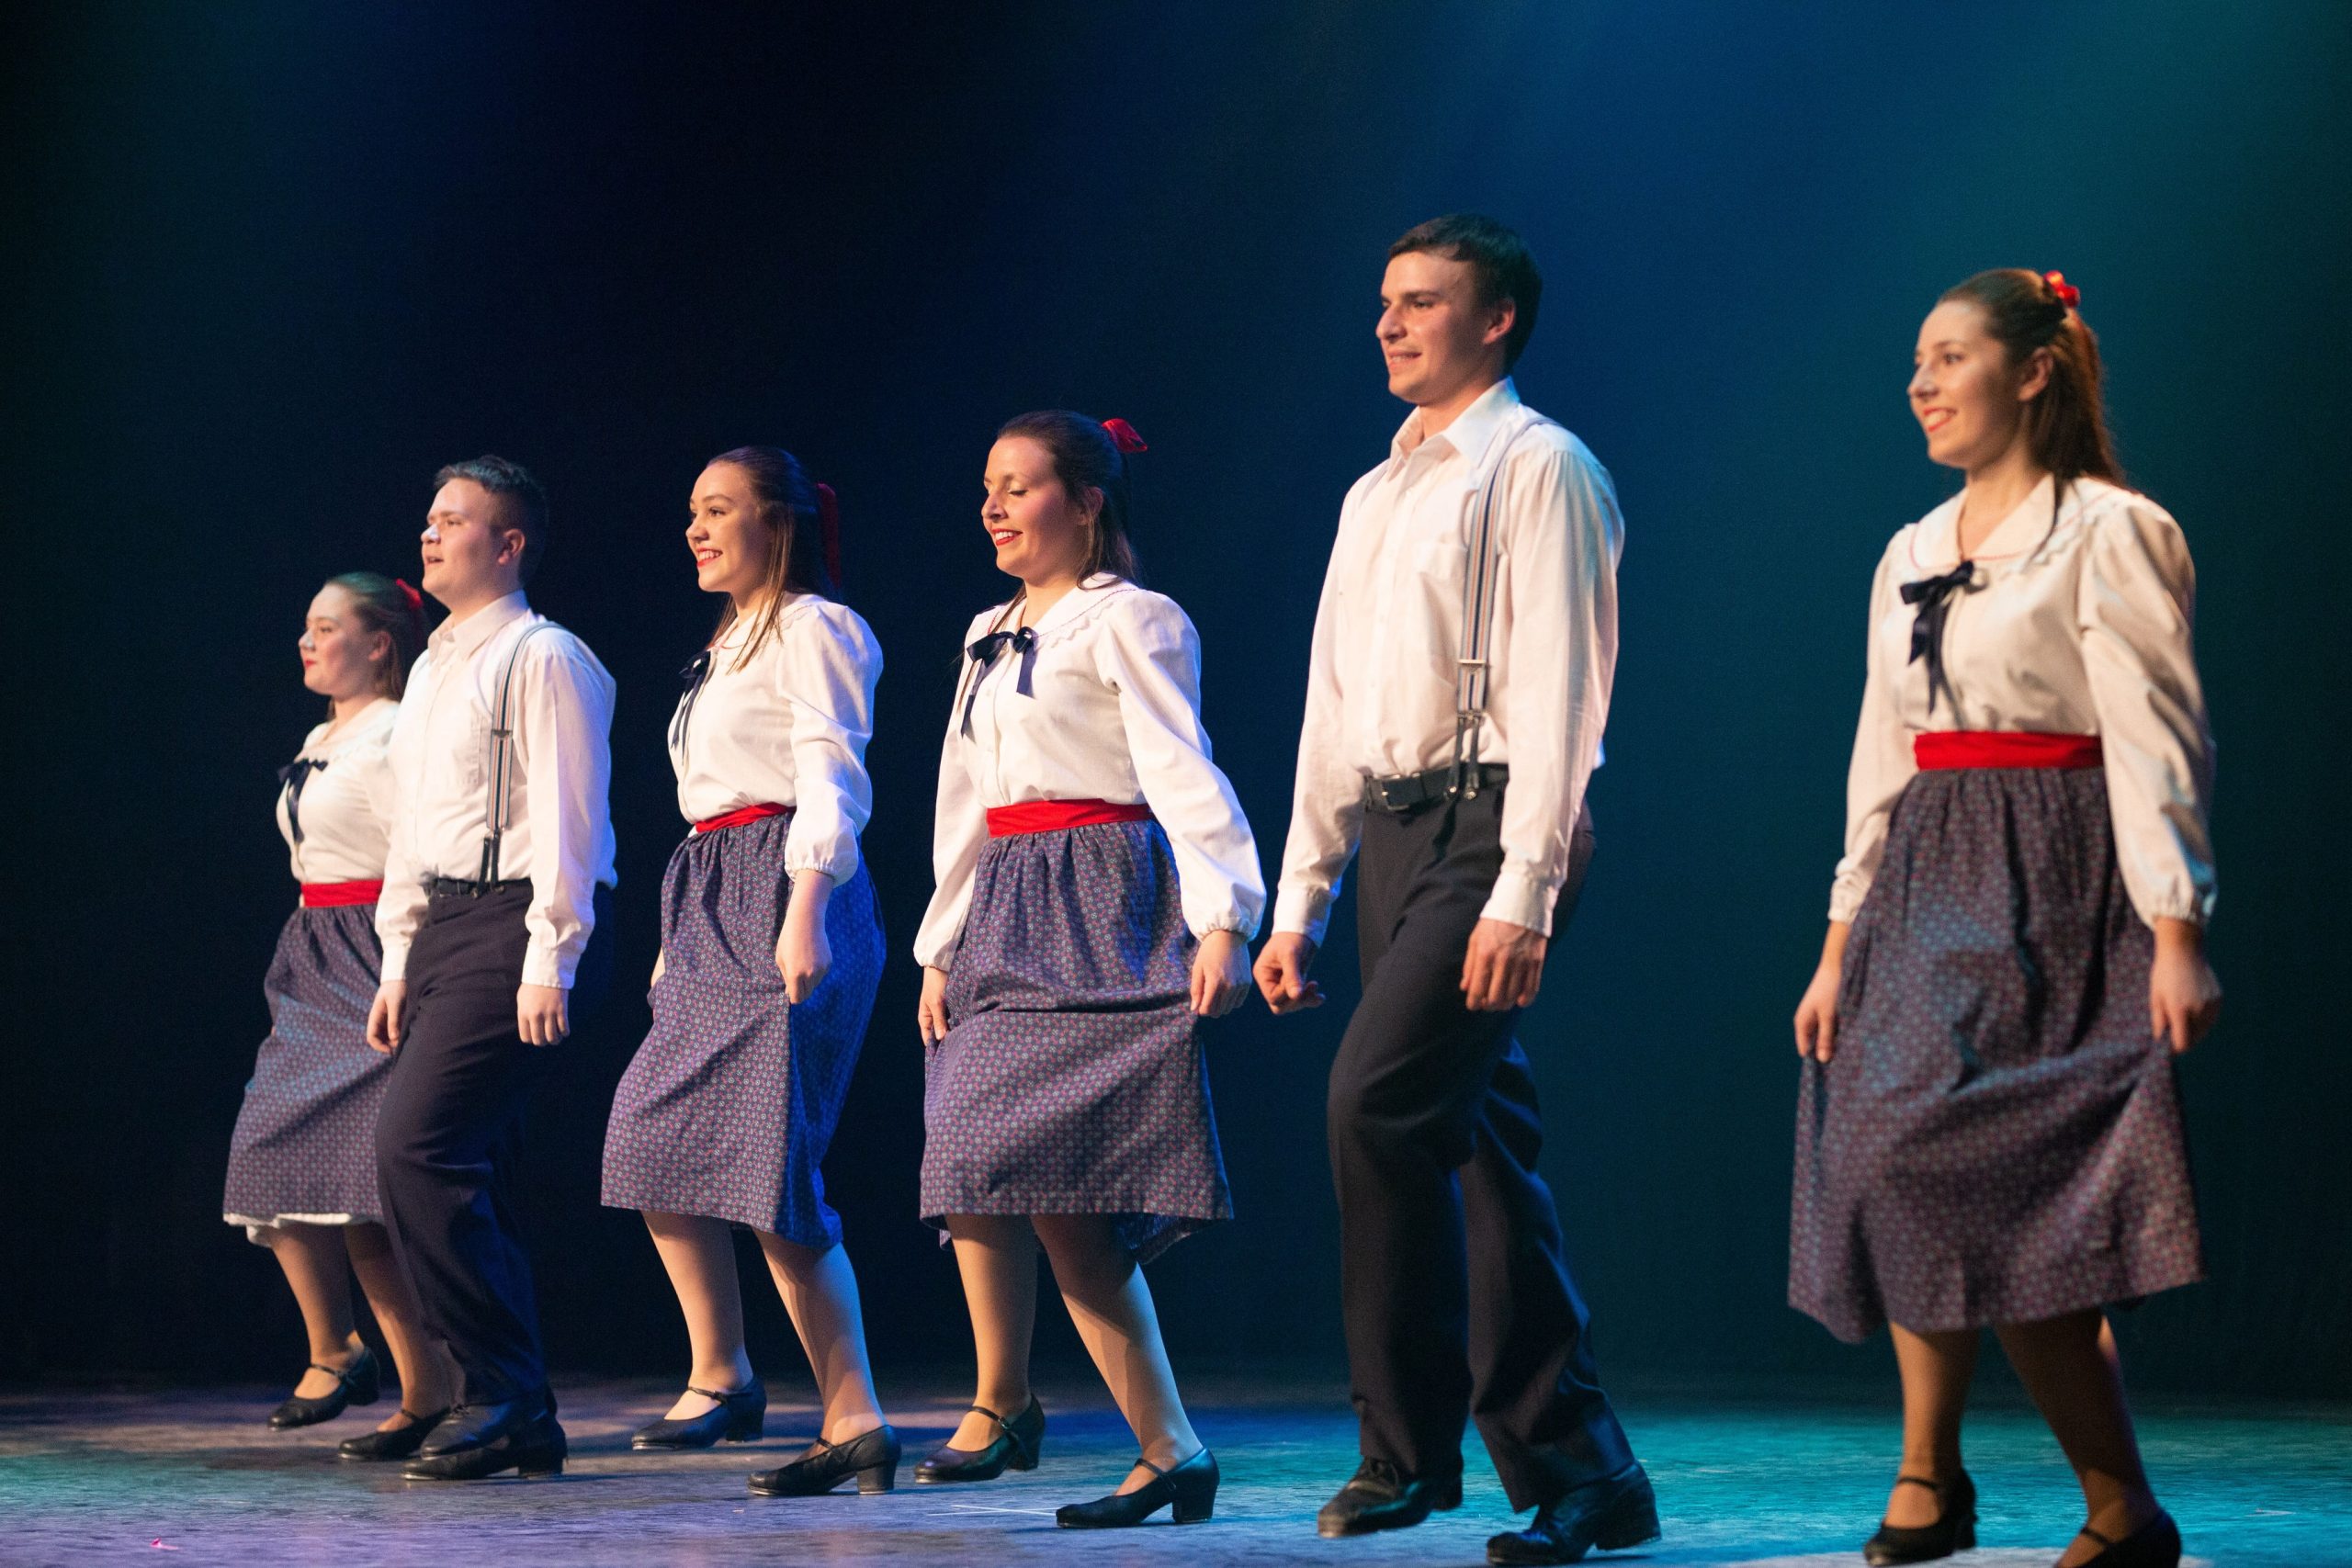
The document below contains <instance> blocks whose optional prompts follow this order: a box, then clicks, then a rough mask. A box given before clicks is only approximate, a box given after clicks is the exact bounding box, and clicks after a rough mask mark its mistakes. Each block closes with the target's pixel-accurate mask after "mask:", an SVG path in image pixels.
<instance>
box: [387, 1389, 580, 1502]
mask: <svg viewBox="0 0 2352 1568" xmlns="http://www.w3.org/2000/svg"><path fill="white" fill-rule="evenodd" d="M570 1451H571V1445H570V1444H568V1443H567V1442H566V1441H565V1440H564V1436H563V1428H562V1427H560V1425H558V1424H557V1422H556V1418H555V1395H554V1394H552V1393H548V1391H547V1390H545V1389H542V1390H540V1391H539V1392H538V1393H535V1394H525V1395H522V1396H520V1397H517V1398H515V1399H509V1400H504V1401H502V1402H501V1403H499V1404H460V1405H458V1406H457V1407H456V1408H455V1409H453V1410H451V1411H450V1412H449V1414H448V1416H447V1417H446V1418H444V1419H443V1421H442V1423H441V1425H440V1426H438V1427H435V1428H434V1431H433V1435H432V1436H431V1437H430V1438H426V1439H425V1440H424V1446H423V1447H422V1448H420V1449H418V1450H417V1452H416V1457H415V1458H414V1459H413V1460H410V1461H408V1463H406V1464H405V1465H403V1466H401V1478H402V1479H403V1480H408V1481H480V1480H482V1479H483V1478H484V1477H486V1476H492V1475H496V1474H498V1473H499V1472H502V1471H508V1470H511V1471H513V1472H515V1474H517V1475H521V1476H536V1475H561V1474H562V1473H563V1461H564V1459H565V1457H566V1455H567V1454H569V1453H570Z"/></svg>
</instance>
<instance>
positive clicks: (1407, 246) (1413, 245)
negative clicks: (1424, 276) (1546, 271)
mask: <svg viewBox="0 0 2352 1568" xmlns="http://www.w3.org/2000/svg"><path fill="white" fill-rule="evenodd" d="M1411 251H1427V252H1428V253H1429V254H1431V255H1433V256H1443V257H1444V258H1445V259H1446V260H1447V261H1458V262H1467V263H1468V264H1469V265H1470V276H1471V277H1472V278H1473V279H1474V280H1475V281H1476V283H1477V286H1478V303H1479V304H1481V305H1484V306H1487V307H1488V308H1489V309H1491V308H1493V307H1494V306H1497V305H1499V304H1501V303H1502V302H1503V301H1504V300H1506V299H1508V300H1510V302H1511V304H1512V306H1513V307H1514V310H1513V314H1512V317H1511V323H1510V332H1508V333H1504V334H1503V369H1504V370H1505V371H1506V372H1508V371H1509V370H1510V367H1512V366H1514V365H1517V364H1518V363H1519V356H1520V355H1521V353H1523V352H1524V351H1525V350H1526V348H1527V340H1528V339H1529V338H1532V337H1533V336H1534V335H1535V312H1536V310H1538V309H1539V308H1540V307H1541V306H1542V305H1543V303H1544V275H1543V274H1542V273H1540V272H1538V271H1536V270H1535V255H1534V253H1533V252H1532V251H1530V250H1529V249H1528V248H1527V242H1526V241H1524V240H1522V239H1521V238H1520V237H1519V235H1518V234H1517V233H1516V232H1514V231H1511V230H1510V229H1509V228H1506V227H1505V226H1504V225H1502V224H1500V223H1498V222H1496V221H1495V220H1493V219H1491V218H1485V217H1481V216H1480V215H1479V214H1477V213H1476V212H1454V213H1449V214H1447V215H1446V216H1445V217H1443V218H1432V219H1430V220H1429V221H1428V222H1426V223H1417V224H1415V225H1414V226H1413V227H1411V228H1410V229H1408V230H1406V231H1404V233H1402V234H1400V235H1398V236H1397V243H1395V244H1393V245H1391V246H1389V247H1388V257H1389V259H1390V260H1391V261H1394V260H1396V259H1397V257H1398V256H1401V255H1404V254H1407V253H1408V252H1411Z"/></svg>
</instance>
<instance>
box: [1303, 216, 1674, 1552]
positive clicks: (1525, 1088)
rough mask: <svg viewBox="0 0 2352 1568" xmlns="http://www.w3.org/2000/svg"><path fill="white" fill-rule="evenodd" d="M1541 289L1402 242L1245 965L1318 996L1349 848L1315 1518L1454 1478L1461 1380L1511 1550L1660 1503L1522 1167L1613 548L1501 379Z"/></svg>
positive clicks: (1552, 447)
mask: <svg viewBox="0 0 2352 1568" xmlns="http://www.w3.org/2000/svg"><path fill="white" fill-rule="evenodd" d="M1542 290H1543V280H1542V278H1541V277H1540V276H1539V275H1538V274H1537V272H1536V270H1535V265H1534V261H1533V258H1532V257H1531V256H1530V255H1529V254H1528V251H1527V247H1526V245H1525V244H1524V243H1521V240H1520V238H1519V236H1518V235H1516V234H1514V233H1512V232H1511V231H1510V230H1509V229H1506V228H1504V227H1503V226H1502V225H1501V224H1499V223H1496V222H1494V221H1493V220H1490V219H1485V218H1478V217H1472V216H1456V217H1450V218H1440V219H1436V220H1432V221H1430V222H1428V223H1424V224H1422V225H1420V226H1419V228H1416V229H1414V230H1412V231H1409V232H1408V233H1407V234H1406V235H1405V236H1404V237H1403V238H1401V239H1399V240H1398V241H1397V243H1396V244H1395V245H1393V246H1391V247H1390V250H1389V259H1388V268H1387V273H1386V276H1385V280H1384V282H1383V285H1382V289H1381V313H1380V321H1379V327H1378V336H1379V341H1380V345H1381V350H1382V353H1383V355H1384V356H1385V360H1386V362H1387V367H1388V389H1389V390H1390V391H1392V392H1394V393H1395V394H1396V395H1397V396H1398V397H1399V398H1402V399H1404V400H1406V401H1407V402H1409V403H1411V404H1413V405H1414V411H1413V412H1412V413H1411V414H1410V415H1408V417H1407V419H1406V421H1405V423H1404V427H1403V428H1402V429H1401V430H1400V431H1399V432H1398V433H1397V438H1396V441H1395V443H1394V445H1393V446H1392V447H1391V449H1390V453H1389V456H1388V458H1387V460H1386V461H1385V462H1384V463H1382V464H1381V465H1380V466H1379V467H1378V468H1374V469H1373V470H1372V471H1371V472H1370V473H1368V474H1366V475H1364V476H1363V478H1362V479H1359V480H1357V481H1356V483H1355V486H1354V487H1353V488H1352V489H1351V491H1349V492H1348V498H1347V501H1346V502H1345V503H1344V504H1343V505H1342V507H1341V508H1340V529H1339V536H1338V538H1337V540H1336V542H1335V543H1334V546H1333V548H1332V553H1331V566H1330V570H1329V575H1328V576H1327V577H1326V579H1325V581H1324V585H1323V598H1322V603H1321V605H1320V607H1319V608H1318V609H1317V614H1316V621H1315V642H1314V651H1313V659H1312V666H1311V670H1310V673H1309V677H1308V686H1307V699H1306V723H1305V726H1304V729H1303V732H1302V734H1301V736H1300V740H1299V761H1298V783H1297V790H1296V795H1295V801H1294V808H1293V815H1292V819H1291V829H1290V842H1289V845H1288V847H1287V849H1286V850H1285V852H1284V853H1283V876H1282V886H1281V891H1280V896H1279V897H1278V899H1277V901H1276V904H1275V914H1274V921H1273V927H1274V934H1273V935H1272V937H1271V938H1270V939H1268V941H1267V942H1266V945H1265V947H1264V949H1263V950H1262V952H1261V954H1260V956H1259V958H1258V962H1257V968H1256V973H1257V978H1258V983H1259V987H1260V988H1261V990H1262V991H1263V992H1264V994H1265V997H1266V1000H1267V1002H1268V1003H1269V1004H1270V1005H1271V1006H1272V1008H1273V1010H1275V1011H1276V1012H1277V1013H1284V1012H1291V1011H1295V1010H1298V1009H1301V1008H1308V1007H1315V1006H1317V1005H1319V1004H1320V1003H1321V1001H1322V993H1321V989H1320V987H1317V985H1316V984H1315V983H1314V982H1313V981H1311V980H1310V979H1309V978H1308V974H1309V972H1310V970H1311V968H1312V966H1313V964H1314V962H1315V953H1316V949H1317V945H1318V944H1319V943H1320V942H1321V940H1322V937H1323V932H1324V928H1325V925H1326V922H1327V921H1328V919H1329V908H1330V904H1331V899H1332V897H1333V895H1334V894H1335V893H1336V892H1337V890H1338V887H1339V884H1340V874H1341V873H1342V872H1343V871H1345V869H1346V868H1347V865H1348V863H1349V861H1350V860H1351V859H1352V858H1354V857H1356V856H1357V855H1358V854H1359V853H1360V854H1361V856H1362V862H1363V872H1362V874H1363V884H1362V886H1361V887H1360V888H1359V890H1358V895H1357V926H1358V933H1359V936H1358V940H1359V945H1360V947H1361V950H1362V955H1363V1003H1362V1005H1361V1006H1359V1007H1358V1008H1357V1010H1356V1012H1355V1015H1354V1017H1353V1018H1352V1019H1351V1021H1350V1022H1349V1025H1348V1031H1347V1035H1346V1038H1345V1040H1344V1042H1343V1043H1342V1044H1341V1045H1340V1053H1339V1055H1338V1057H1337V1059H1336V1060H1335V1061H1334V1062H1333V1064H1332V1067H1331V1085H1330V1097H1329V1106H1328V1115H1329V1132H1330V1139H1331V1166H1332V1175H1333V1179H1334V1181H1335V1183H1336V1185H1337V1187H1338V1190H1339V1198H1340V1235H1341V1258H1342V1263H1341V1290H1342V1297H1343V1305H1344V1316H1345V1321H1346V1325H1347V1336H1348V1359H1349V1366H1350V1371H1351V1379H1352V1382H1353V1383H1354V1403H1355V1406H1356V1411H1357V1416H1358V1418H1359V1421H1360V1423H1361V1446H1362V1449H1363V1456H1364V1458H1363V1467H1362V1468H1361V1469H1359V1470H1358V1471H1357V1472H1356V1474H1355V1476H1354V1478H1353V1479H1352V1480H1351V1481H1350V1482H1349V1483H1347V1484H1346V1485H1345V1486H1344V1487H1342V1488H1341V1489H1340V1493H1339V1495H1336V1496H1335V1497H1333V1498H1332V1499H1331V1501H1330V1502H1329V1503H1328V1504H1326V1505H1325V1506H1324V1507H1323V1510H1322V1512H1321V1514H1320V1515H1319V1516H1318V1517H1317V1529H1318V1530H1319V1531H1320V1532H1321V1533H1322V1534H1324V1535H1326V1536H1351V1535H1362V1534H1367V1533H1369V1532H1371V1531H1374V1530H1382V1529H1397V1528H1399V1527H1402V1526H1408V1525H1415V1524H1419V1523H1420V1522H1421V1521H1422V1520H1423V1519H1425V1518H1427V1517H1429V1515H1430V1510H1432V1509H1436V1508H1452V1507H1455V1506H1459V1505H1460V1503H1461V1500H1462V1434H1463V1427H1464V1421H1465V1419H1466V1418H1467V1417H1468V1416H1469V1414H1470V1413H1471V1411H1473V1410H1474V1409H1475V1410H1476V1413H1477V1421H1478V1430H1479V1434H1480V1436H1481V1437H1483V1438H1485V1440H1486V1444H1487V1450H1488V1451H1489V1452H1490V1453H1491V1454H1492V1455H1493V1457H1494V1460H1495V1465H1496V1469H1497V1470H1498V1472H1499V1473H1500V1475H1501V1477H1502V1482H1503V1486H1504V1490H1505V1491H1506V1493H1508V1495H1510V1503H1511V1506H1512V1507H1513V1508H1514V1509H1527V1508H1533V1509H1535V1510H1536V1514H1535V1517H1534V1519H1533V1521H1532V1523H1531V1524H1530V1525H1529V1527H1528V1528H1526V1529H1523V1530H1519V1531H1514V1532H1511V1533H1509V1534H1504V1535H1498V1536H1496V1537H1495V1538H1493V1540H1490V1541H1488V1543H1487V1559H1488V1561H1489V1562H1498V1563H1521V1562H1576V1561H1577V1560H1579V1559H1580V1558H1582V1557H1583V1556H1584V1555H1585V1554H1586V1552H1588V1551H1591V1550H1592V1549H1593V1548H1594V1547H1596V1546H1598V1547H1601V1548H1604V1549H1613V1548H1622V1547H1629V1546H1634V1545H1637V1544H1640V1543H1641V1542H1643V1541H1646V1540H1655V1539H1657V1533H1658V1528H1657V1501H1656V1499H1655V1497H1654V1496H1653V1495H1652V1493H1651V1489H1650V1483H1649V1480H1648V1477H1647V1476H1646V1475H1645V1474H1644V1473H1643V1471H1642V1467H1641V1466H1640V1464H1639V1463H1637V1462H1636V1461H1634V1455H1633V1450H1632V1449H1631V1448H1630V1446H1629V1445H1628V1444H1627V1442H1626V1439H1625V1434H1624V1432H1623V1429H1622V1428H1621V1427H1619V1426H1618V1424H1617V1417H1616V1416H1615V1415H1614V1413H1613V1412H1612V1411H1611V1409H1610V1405H1609V1399H1608V1396H1607V1395H1606V1394H1604V1393H1602V1392H1601V1390H1600V1382H1599V1373H1598V1371H1597V1370H1596V1368H1595V1366H1594V1363H1593V1358H1592V1352H1591V1349H1590V1347H1589V1343H1588V1340H1587V1336H1586V1324H1587V1318H1586V1313H1585V1307H1584V1303H1583V1302H1582V1301H1581V1300H1580V1299H1579V1297H1578V1296H1577V1291H1576V1286H1575V1284H1574V1282H1573V1281H1572V1280H1570V1279H1569V1276H1568V1269H1567V1263H1566V1258H1565V1257H1564V1256H1563V1251H1562V1245H1561V1237H1560V1224H1559V1217H1558V1214H1557V1213H1556V1212H1555V1209H1554V1207H1553V1202H1552V1194H1551V1191H1550V1190H1549V1189H1548V1188H1546V1187H1545V1186H1544V1181H1543V1179H1542V1178H1541V1177H1539V1176H1538V1175H1537V1174H1536V1172H1535V1160H1536V1154H1537V1151H1538V1150H1539V1149H1540V1148H1541V1146H1542V1144H1543V1126H1542V1122H1541V1120H1540V1118H1539V1116H1538V1114H1537V1111H1536V1104H1535V1089H1534V1079H1533V1077H1532V1074H1531V1072H1530V1070H1529V1067H1528V1063H1527V1058H1526V1056H1525V1055H1524V1054H1523V1053H1522V1052H1521V1050H1520V1047H1519V1043H1518V1042H1517V1041H1516V1040H1515V1039H1514V1038H1513V1037H1512V1032H1511V1025H1512V1022H1513V1021H1514V1020H1515V1019H1516V1018H1517V1016H1518V1013H1519V1010H1521V1008H1524V1007H1526V1006H1527V1005H1528V1004H1529V1003H1531V1002H1532V1001H1533V1000H1534V999H1535V994H1536V989H1537V987H1538V986H1539V985H1540V984H1541V982H1542V978H1543V972H1544V956H1545V953H1546V950H1547V948H1548V946H1549V944H1550V941H1551V937H1552V934H1553V932H1554V931H1555V928H1556V927H1558V926H1560V925H1564V924H1565V923H1566V920H1567V918H1568V915H1569V912H1570V911H1571V910H1572V909H1573V908H1575V904H1576V897H1577V889H1578V887H1579V886H1580V885H1581V884H1582V882H1583V879H1584V870H1585V866H1586V865H1587V863H1589V860H1590V858H1591V852H1592V827H1591V818H1590V816H1589V813H1588V812H1587V811H1586V809H1585V801H1584V795H1585V786H1586V784H1587V782H1588V781H1589V778H1590V777H1591V774H1592V771H1593V769H1594V768H1595V767H1597V766H1598V765H1599V763H1600V731H1601V725H1602V722H1603V721H1604V719H1605V718H1606V717H1607V715H1608V706H1609V690H1610V681H1611V674H1612V671H1613V670H1614V666H1615V662H1616V652H1617V596H1616V565H1617V557H1618V554H1619V552H1620V550H1621V549H1622V547H1623V523H1622V521H1621V520H1620V518H1619V516H1618V513H1617V503H1616V497H1615V493H1614V491H1613V490H1612V488H1611V484H1610V479H1609V475H1608V473H1607V471H1606V470H1605V469H1603V468H1601V467H1600V464H1599V463H1598V462H1597V461H1595V460H1594V458H1593V457H1592V454H1591V453H1590V452H1589V451H1587V450H1586V449H1585V447H1584V445H1583V444H1582V443H1581V442H1579V441H1577V438H1576V437H1575V436H1573V435H1571V434H1568V433H1567V432H1566V431H1565V430H1563V429H1561V428H1560V427H1559V426H1558V425H1556V424H1555V423H1552V422H1551V421H1549V420H1547V419H1544V417H1543V416H1542V415H1540V414H1537V413H1535V412H1533V411H1532V410H1531V409H1528V408H1526V407H1525V406H1524V405H1522V404H1521V402H1520V400H1519V393H1518V390H1517V389H1516V388H1515V387H1514V386H1513V385H1512V383H1511V381H1510V367H1511V366H1512V364H1513V363H1514V362H1515V361H1516V360H1517V359H1518V357H1519V354H1520V351H1521V349H1522V348H1524V347H1525V346H1526V344H1527V339H1528V337H1529V335H1530V334H1531V333H1532V332H1533V331H1534V327H1535V313H1536V308H1537V305H1538V302H1539V301H1540V299H1541V297H1542ZM1465 1256H1466V1258H1467V1260H1468V1269H1467V1274H1466V1277H1465V1272H1464V1258H1465Z"/></svg>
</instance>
